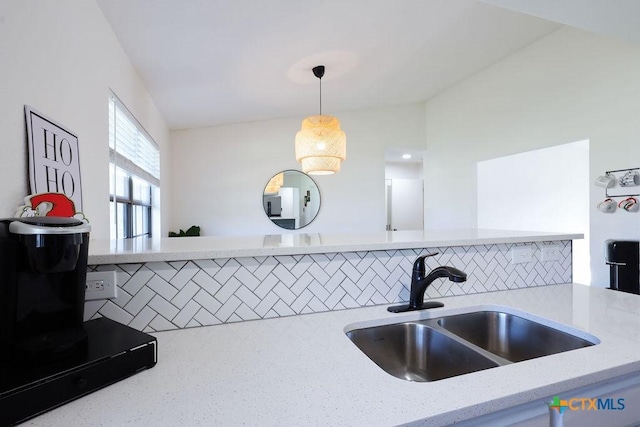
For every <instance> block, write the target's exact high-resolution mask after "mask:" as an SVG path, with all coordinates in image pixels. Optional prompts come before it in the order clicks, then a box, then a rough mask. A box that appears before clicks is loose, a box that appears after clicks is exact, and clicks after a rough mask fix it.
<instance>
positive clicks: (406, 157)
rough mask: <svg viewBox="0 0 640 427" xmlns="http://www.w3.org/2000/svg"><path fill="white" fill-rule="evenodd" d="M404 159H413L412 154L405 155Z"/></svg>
mask: <svg viewBox="0 0 640 427" xmlns="http://www.w3.org/2000/svg"><path fill="white" fill-rule="evenodd" d="M402 158H403V159H410V158H411V154H403V155H402Z"/></svg>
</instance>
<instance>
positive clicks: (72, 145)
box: [24, 105, 82, 211]
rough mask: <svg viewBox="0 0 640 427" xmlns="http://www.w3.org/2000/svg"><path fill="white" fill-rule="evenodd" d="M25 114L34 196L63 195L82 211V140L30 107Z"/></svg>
mask: <svg viewBox="0 0 640 427" xmlns="http://www.w3.org/2000/svg"><path fill="white" fill-rule="evenodd" d="M24 114H25V119H26V123H27V144H28V145H29V180H30V189H31V194H36V193H63V194H64V195H65V196H67V197H68V198H69V199H71V200H72V201H73V203H74V204H75V206H76V209H77V210H79V211H81V210H82V186H81V183H80V156H79V154H78V137H77V136H76V135H75V134H74V133H72V132H71V131H69V130H67V129H64V128H63V127H62V126H60V125H59V124H57V123H55V122H54V121H53V120H51V119H50V118H48V117H47V116H45V115H44V114H42V113H39V112H38V111H36V110H34V109H33V108H31V107H29V106H28V105H25V106H24Z"/></svg>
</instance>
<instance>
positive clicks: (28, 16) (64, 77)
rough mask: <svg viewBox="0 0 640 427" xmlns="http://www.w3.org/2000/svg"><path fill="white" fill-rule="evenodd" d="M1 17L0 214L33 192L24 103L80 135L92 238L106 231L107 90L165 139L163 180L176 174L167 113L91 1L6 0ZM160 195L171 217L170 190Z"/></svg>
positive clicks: (10, 213)
mask: <svg viewBox="0 0 640 427" xmlns="http://www.w3.org/2000/svg"><path fill="white" fill-rule="evenodd" d="M0 17H1V18H2V19H0V82H2V83H1V84H0V135H2V141H1V142H0V144H2V148H3V151H2V160H1V165H2V167H0V182H2V186H1V187H0V217H10V216H13V214H14V212H15V211H16V208H17V206H18V205H20V204H21V203H22V202H23V198H24V197H25V196H26V195H27V194H28V168H27V144H26V132H25V119H24V110H23V109H24V105H25V104H27V105H29V106H31V107H33V108H35V109H36V110H38V111H40V112H41V113H43V114H45V115H47V116H49V117H50V118H52V119H53V120H55V121H57V122H58V123H60V124H61V125H62V126H64V127H67V128H69V129H70V130H72V131H74V132H75V133H76V134H77V135H78V139H79V151H80V170H81V175H82V177H81V179H82V190H83V191H82V194H83V210H84V212H85V214H86V216H87V217H88V218H89V220H90V222H91V225H92V232H91V236H92V238H109V185H108V178H109V173H108V163H109V144H108V120H109V119H108V107H107V102H108V96H109V89H110V88H111V89H113V91H114V92H115V93H116V94H117V95H118V97H120V99H121V100H122V101H123V102H124V103H125V104H126V106H127V107H128V108H129V109H130V110H131V111H132V112H133V114H134V115H135V116H136V117H137V119H138V120H139V121H140V122H141V123H142V125H143V126H144V127H145V129H146V130H147V131H148V132H149V134H150V135H151V136H152V137H153V138H154V140H155V141H156V142H157V143H158V144H159V145H160V147H161V159H162V177H161V179H162V183H163V184H164V183H166V182H168V181H170V179H171V176H170V168H169V164H170V163H169V157H168V156H166V155H164V154H165V153H166V152H167V150H168V144H169V133H168V130H167V127H166V125H165V123H164V120H163V119H162V117H161V115H160V114H159V112H158V110H157V109H156V107H155V106H154V104H153V102H152V100H151V98H150V97H149V95H148V93H147V92H146V90H145V88H144V86H143V85H142V83H141V81H140V79H139V78H138V76H137V74H136V72H135V70H134V68H133V66H132V65H131V63H130V62H129V59H128V58H127V56H126V55H125V53H124V51H123V50H122V48H121V46H120V44H119V43H118V40H117V38H116V37H115V35H114V34H113V32H112V30H111V27H109V25H108V24H107V22H106V20H105V18H104V16H103V15H102V11H101V10H100V9H99V8H98V6H97V4H96V3H95V2H94V1H93V0H56V1H36V0H20V1H17V0H11V1H3V2H1V3H0ZM162 199H163V202H164V206H165V209H164V212H163V221H168V219H169V218H168V215H169V212H168V206H169V205H170V201H171V200H170V194H169V193H168V191H164V190H163V192H162ZM167 229H168V228H167V226H166V225H165V226H164V227H163V230H167Z"/></svg>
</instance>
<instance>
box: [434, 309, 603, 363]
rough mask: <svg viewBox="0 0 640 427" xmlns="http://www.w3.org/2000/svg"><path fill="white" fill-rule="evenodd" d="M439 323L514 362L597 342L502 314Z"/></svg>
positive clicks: (478, 314) (467, 316)
mask: <svg viewBox="0 0 640 427" xmlns="http://www.w3.org/2000/svg"><path fill="white" fill-rule="evenodd" d="M438 324H439V325H440V326H442V327H443V328H444V329H446V330H448V331H450V332H452V333H454V334H456V335H457V336H459V337H460V338H462V339H464V340H466V341H469V342H470V343H472V344H474V345H477V346H478V347H480V348H482V349H485V350H487V351H489V352H491V353H493V354H495V355H498V356H500V357H503V358H505V359H507V360H509V361H511V362H521V361H523V360H528V359H534V358H536V357H542V356H548V355H550V354H555V353H562V352H565V351H569V350H575V349H578V348H583V347H589V346H592V345H594V343H592V342H590V341H587V340H584V339H582V338H579V337H576V336H574V335H571V334H568V333H566V332H562V331H559V330H557V329H554V328H551V327H549V326H545V325H543V324H540V323H538V322H535V321H533V320H528V319H525V318H522V317H519V316H516V315H513V314H509V313H504V312H500V311H479V312H475V313H466V314H459V315H455V316H448V317H443V318H441V319H439V320H438Z"/></svg>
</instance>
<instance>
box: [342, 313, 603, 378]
mask: <svg viewBox="0 0 640 427" xmlns="http://www.w3.org/2000/svg"><path fill="white" fill-rule="evenodd" d="M346 335H347V336H348V337H349V339H350V340H351V341H352V342H353V343H354V344H355V345H356V346H357V347H358V348H359V349H360V350H361V351H362V352H363V353H364V354H365V355H367V357H369V359H371V360H372V361H373V362H374V363H375V364H376V365H378V366H379V367H380V368H382V369H383V370H384V371H386V372H387V373H389V374H391V375H393V376H394V377H397V378H401V379H404V380H408V381H417V382H425V381H438V380H442V379H445V378H451V377H455V376H457V375H463V374H469V373H472V372H477V371H481V370H484V369H489V368H495V367H498V366H502V365H508V364H511V363H515V362H521V361H524V360H528V359H533V358H536V357H542V356H548V355H552V354H556V353H561V352H565V351H571V350H576V349H579V348H584V347H589V346H592V345H595V344H596V343H597V342H598V339H597V338H595V337H593V341H589V340H586V339H583V338H580V337H578V336H576V335H572V334H570V333H567V332H563V331H560V330H558V329H555V328H553V327H550V326H546V325H544V324H542V323H540V322H536V321H535V320H530V319H526V318H524V317H521V316H517V315H515V314H510V313H507V312H503V311H474V312H470V313H464V314H455V315H451V316H442V317H437V318H434V319H427V320H417V321H408V322H402V323H394V324H389V325H381V326H373V327H366V328H359V329H352V330H348V331H347V332H346Z"/></svg>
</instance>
